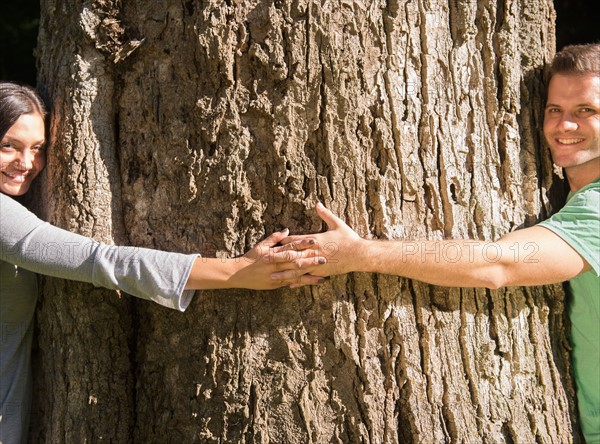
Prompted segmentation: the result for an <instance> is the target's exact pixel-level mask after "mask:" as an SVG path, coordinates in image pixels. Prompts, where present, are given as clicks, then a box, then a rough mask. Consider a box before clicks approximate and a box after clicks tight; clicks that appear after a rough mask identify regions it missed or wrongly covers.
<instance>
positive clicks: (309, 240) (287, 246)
mask: <svg viewBox="0 0 600 444" xmlns="http://www.w3.org/2000/svg"><path fill="white" fill-rule="evenodd" d="M290 237H292V236H288V237H287V238H285V239H283V240H282V241H281V244H283V245H282V246H280V247H274V248H273V249H272V252H273V253H279V252H282V251H289V250H293V251H301V250H306V249H308V248H312V247H314V246H315V245H317V240H316V239H315V238H313V237H302V238H301V239H298V240H294V241H291V242H286V241H287V240H288V239H289V238H290ZM294 237H300V236H294Z"/></svg>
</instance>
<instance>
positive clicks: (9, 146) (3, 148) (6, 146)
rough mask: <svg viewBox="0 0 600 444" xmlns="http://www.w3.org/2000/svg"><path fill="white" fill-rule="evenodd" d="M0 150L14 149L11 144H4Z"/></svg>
mask: <svg viewBox="0 0 600 444" xmlns="http://www.w3.org/2000/svg"><path fill="white" fill-rule="evenodd" d="M0 149H1V150H3V151H8V150H12V149H13V147H12V145H11V144H10V143H3V144H0Z"/></svg>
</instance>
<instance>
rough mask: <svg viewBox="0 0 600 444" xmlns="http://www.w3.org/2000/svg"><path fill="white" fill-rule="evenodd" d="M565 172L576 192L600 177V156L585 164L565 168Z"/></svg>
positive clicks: (570, 185)
mask: <svg viewBox="0 0 600 444" xmlns="http://www.w3.org/2000/svg"><path fill="white" fill-rule="evenodd" d="M565 174H566V176H567V180H568V181H569V187H570V188H571V191H572V192H573V193H574V192H575V191H578V190H580V189H582V188H583V187H584V186H586V185H588V184H590V183H592V182H593V181H594V180H596V179H598V177H600V158H596V159H594V160H593V161H591V162H588V163H585V164H583V165H577V166H575V167H570V168H565Z"/></svg>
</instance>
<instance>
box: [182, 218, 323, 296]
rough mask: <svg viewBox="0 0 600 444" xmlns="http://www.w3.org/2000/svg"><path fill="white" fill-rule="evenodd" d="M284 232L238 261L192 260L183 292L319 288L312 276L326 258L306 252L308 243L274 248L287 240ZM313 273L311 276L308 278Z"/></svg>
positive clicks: (270, 237) (264, 242)
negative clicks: (284, 275) (281, 274)
mask: <svg viewBox="0 0 600 444" xmlns="http://www.w3.org/2000/svg"><path fill="white" fill-rule="evenodd" d="M288 234H289V231H288V230H287V229H285V230H283V231H280V232H277V233H273V234H272V235H270V236H269V237H267V238H266V239H265V240H263V241H262V242H260V243H258V244H257V245H256V246H255V247H254V248H252V249H251V250H250V251H248V253H246V254H245V255H244V256H242V257H238V258H233V259H220V258H201V257H199V258H198V259H196V261H195V263H194V266H193V267H192V271H191V273H190V277H189V279H188V282H187V284H186V289H196V290H208V289H217V288H249V289H253V290H271V289H275V288H279V287H285V286H291V287H294V288H295V287H301V286H304V285H315V284H321V283H323V282H324V281H325V280H324V279H323V277H322V276H318V275H315V274H314V273H316V272H317V271H318V269H319V267H321V266H322V265H323V264H325V263H326V262H327V260H326V258H325V257H323V256H321V255H320V254H318V252H315V251H313V250H312V249H309V248H308V247H309V246H311V245H312V244H313V243H314V241H311V240H310V239H307V240H302V241H299V242H296V243H295V244H294V245H290V246H285V248H284V247H282V246H278V247H277V246H276V245H277V244H279V242H281V241H282V240H283V239H285V238H286V237H287V235H288ZM286 271H293V273H291V274H290V276H289V277H288V278H286V279H285V280H276V279H271V275H272V274H273V273H276V272H286ZM309 273H313V275H311V274H309Z"/></svg>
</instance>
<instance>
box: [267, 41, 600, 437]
mask: <svg viewBox="0 0 600 444" xmlns="http://www.w3.org/2000/svg"><path fill="white" fill-rule="evenodd" d="M544 135H545V137H546V141H547V143H548V145H549V147H550V151H551V154H552V158H553V161H554V163H555V164H556V165H558V166H560V167H562V168H564V171H565V174H566V177H567V179H568V182H569V186H570V189H571V193H570V194H569V198H568V200H567V203H566V205H565V206H564V208H562V209H561V210H560V211H559V212H558V213H557V214H555V215H554V216H552V217H551V218H549V219H548V220H546V221H544V222H542V223H540V224H539V225H536V226H533V227H529V228H525V229H522V230H517V231H515V232H512V233H509V234H507V235H506V236H504V237H502V238H501V239H499V240H498V241H497V242H495V243H494V244H493V247H494V248H493V250H494V251H493V253H494V254H493V256H494V258H498V260H494V261H492V260H489V255H490V254H491V253H490V244H489V243H486V244H482V243H477V242H474V241H472V240H470V241H469V240H464V241H460V240H449V241H430V242H427V241H424V242H418V243H415V242H405V241H370V240H365V239H361V238H360V237H359V236H358V234H356V233H355V232H354V231H353V230H352V229H351V228H350V227H348V225H346V224H345V223H344V222H343V221H342V220H340V219H339V218H337V217H336V216H335V215H333V214H332V213H331V212H330V211H329V210H327V209H325V207H323V205H321V204H318V205H317V213H318V214H319V216H320V217H321V218H322V219H323V220H324V221H325V222H326V223H327V226H328V227H329V231H327V232H326V233H321V234H316V235H310V236H292V237H289V238H287V239H286V241H285V243H286V247H289V248H292V247H294V248H298V246H299V245H301V248H306V247H307V246H308V247H309V248H312V249H313V250H314V251H315V255H316V254H317V252H318V248H319V247H318V246H319V244H320V245H326V244H332V243H333V244H334V245H336V246H337V251H336V254H335V258H332V260H330V261H328V263H327V264H325V265H321V266H320V267H321V268H319V269H318V270H314V271H313V273H314V274H318V275H321V276H329V275H335V274H341V273H348V272H354V271H361V272H374V273H385V274H394V275H401V276H405V277H408V278H411V279H417V280H420V281H423V282H427V283H430V284H435V285H445V286H457V287H487V288H499V287H504V286H514V285H519V286H521V285H543V284H551V283H556V282H563V281H569V283H570V291H571V293H572V295H573V302H572V304H571V306H570V309H569V315H570V318H571V321H572V331H571V342H572V345H573V368H574V373H575V381H576V385H577V390H578V408H579V413H580V419H581V425H582V429H583V432H584V435H585V437H586V440H587V442H588V444H592V443H600V278H599V274H600V44H593V45H579V46H571V47H567V48H565V49H563V50H562V51H561V52H559V53H558V54H557V55H556V56H555V58H554V60H553V62H552V66H551V80H550V84H549V87H548V101H547V105H546V110H545V117H544ZM310 238H312V239H316V241H317V242H316V243H314V244H313V245H309V244H308V242H307V240H308V239H310ZM298 241H301V242H298ZM533 246H535V248H537V251H536V252H535V256H534V258H535V260H521V261H515V260H514V258H515V248H518V249H519V250H520V251H519V252H518V257H520V258H525V257H528V256H529V255H531V253H532V250H531V248H532V247H533ZM445 247H446V248H450V247H451V248H452V252H453V255H452V261H440V260H439V256H437V257H436V255H431V254H421V252H420V251H416V249H421V251H426V252H431V251H444V250H443V248H445ZM454 253H456V254H454ZM302 272H306V270H302ZM299 273H300V272H299ZM299 273H298V274H299ZM294 277H295V274H294V271H293V270H288V271H280V272H278V273H275V274H273V275H272V278H273V279H282V280H285V279H292V278H294Z"/></svg>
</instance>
